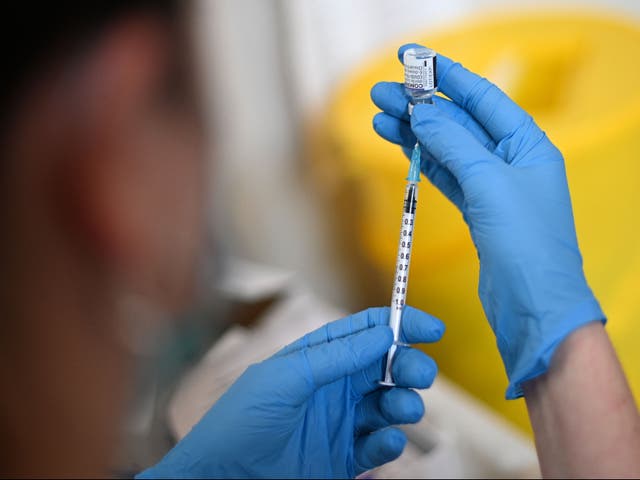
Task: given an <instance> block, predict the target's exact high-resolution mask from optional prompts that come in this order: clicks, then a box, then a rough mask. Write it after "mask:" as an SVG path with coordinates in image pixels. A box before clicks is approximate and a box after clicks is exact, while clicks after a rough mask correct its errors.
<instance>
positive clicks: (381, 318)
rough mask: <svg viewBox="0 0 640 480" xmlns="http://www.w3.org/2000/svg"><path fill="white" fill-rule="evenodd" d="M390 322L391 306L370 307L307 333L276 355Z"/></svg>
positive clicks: (286, 353)
mask: <svg viewBox="0 0 640 480" xmlns="http://www.w3.org/2000/svg"><path fill="white" fill-rule="evenodd" d="M388 322H389V307H373V308H368V309H366V310H362V311H361V312H358V313H354V314H353V315H349V316H347V317H344V318H341V319H340V320H336V321H333V322H330V323H327V324H326V325H323V326H322V327H320V328H318V329H316V330H314V331H313V332H310V333H307V334H306V335H305V336H304V337H302V338H300V339H298V340H296V341H295V342H293V343H291V344H289V345H287V346H286V347H284V348H283V349H282V350H280V351H279V352H278V353H276V355H275V356H276V357H280V356H283V355H288V354H290V353H292V352H295V351H297V350H300V349H302V348H307V347H313V346H315V345H320V344H321V343H326V342H330V341H332V340H335V339H336V338H342V337H345V336H347V335H351V334H353V333H356V332H360V331H362V330H365V329H367V328H371V327H375V326H376V325H386V324H387V323H388Z"/></svg>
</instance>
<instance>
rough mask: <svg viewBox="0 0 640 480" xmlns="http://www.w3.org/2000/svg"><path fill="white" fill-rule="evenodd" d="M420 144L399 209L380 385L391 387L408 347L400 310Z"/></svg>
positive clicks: (406, 272) (418, 172) (416, 183)
mask: <svg viewBox="0 0 640 480" xmlns="http://www.w3.org/2000/svg"><path fill="white" fill-rule="evenodd" d="M420 157H421V155H420V145H419V144H416V146H415V147H414V149H413V153H412V154H411V163H410V165H409V175H408V176H407V186H406V188H405V191H404V206H403V208H402V221H401V223H400V240H399V242H398V257H397V258H396V271H395V276H394V280H393V292H392V293H391V312H390V314H389V326H390V327H391V329H392V330H393V345H392V346H391V348H390V349H389V352H387V358H386V360H385V366H384V372H383V375H384V377H383V380H382V381H381V382H380V384H381V385H386V386H390V387H392V386H394V385H395V382H394V381H393V375H392V374H391V367H392V365H393V359H394V357H395V354H396V351H397V349H398V347H401V346H408V345H407V344H406V343H403V342H401V332H402V330H401V324H402V311H403V310H404V305H405V302H406V299H407V285H408V280H409V265H410V263H411V246H412V245H413V227H414V221H415V217H416V204H417V202H418V182H419V181H420Z"/></svg>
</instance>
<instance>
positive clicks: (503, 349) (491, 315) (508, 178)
mask: <svg viewBox="0 0 640 480" xmlns="http://www.w3.org/2000/svg"><path fill="white" fill-rule="evenodd" d="M412 46H416V45H413V44H412V45H405V46H404V47H401V48H400V51H399V52H398V53H399V56H400V58H402V53H403V52H404V50H405V49H407V48H409V47H412ZM437 75H438V87H439V90H441V91H442V92H443V93H444V94H445V95H447V96H448V97H449V98H450V99H451V100H448V99H445V98H442V97H436V98H435V104H434V105H416V107H415V109H414V110H413V114H412V116H411V118H409V115H408V114H407V102H408V99H407V97H406V96H405V95H404V93H403V86H402V84H398V83H390V82H382V83H378V84H376V85H375V86H374V87H373V89H372V91H371V98H372V99H373V101H374V103H375V104H376V105H377V106H378V107H379V108H381V109H382V110H383V111H384V113H379V114H377V115H376V116H375V118H374V120H373V126H374V129H375V130H376V132H377V133H378V134H379V135H380V136H382V137H383V138H385V139H387V140H389V141H391V142H393V143H397V144H399V145H401V146H402V147H403V148H404V149H405V153H407V152H409V151H410V149H411V147H413V145H414V143H415V142H416V137H417V139H418V141H419V142H420V144H421V145H422V151H423V158H422V172H423V173H424V174H425V175H426V176H427V177H428V178H429V180H431V182H432V183H433V184H434V185H435V186H436V187H438V188H439V189H440V190H441V191H442V193H443V194H444V195H446V196H447V197H448V198H449V199H450V200H451V201H452V202H453V203H454V204H455V205H456V206H457V207H458V208H459V209H460V211H461V212H462V215H463V217H464V219H465V221H466V222H467V224H468V225H469V229H470V231H471V237H472V238H473V242H474V244H475V246H476V249H477V251H478V257H479V258H480V285H479V293H480V299H481V301H482V305H483V307H484V311H485V313H486V315H487V317H488V319H489V322H490V323H491V327H492V328H493V331H494V333H495V335H496V337H497V344H498V348H499V350H500V354H501V355H502V359H503V361H504V364H505V367H506V371H507V375H508V376H509V380H510V382H509V387H508V389H507V398H517V397H519V396H521V395H522V383H523V382H525V381H526V380H529V379H531V378H534V377H536V376H538V375H541V374H543V373H544V372H545V371H546V370H547V369H548V367H549V362H550V361H551V357H552V355H553V353H554V351H555V349H556V348H557V346H558V345H559V344H560V343H561V342H562V341H563V340H564V339H565V338H566V337H567V336H568V335H569V334H570V333H571V332H572V331H574V330H575V329H576V328H578V327H580V326H582V325H584V324H585V323H587V322H591V321H596V320H600V321H603V322H604V318H605V317H604V314H603V313H602V310H601V309H600V306H599V305H598V302H597V300H596V299H595V297H594V295H593V293H592V292H591V290H590V289H589V286H588V285H587V281H586V280H585V277H584V274H583V270H582V257H581V255H580V250H579V249H578V243H577V240H576V232H575V227H574V222H573V213H572V210H571V199H570V197H569V189H568V187H567V179H566V174H565V168H564V161H563V158H562V154H561V153H560V151H559V150H558V149H557V148H556V147H555V146H554V145H553V144H552V143H551V142H550V141H549V139H548V138H547V136H546V135H545V133H544V132H543V131H542V130H540V128H538V126H537V125H536V124H535V123H534V121H533V119H532V118H531V117H530V116H529V115H528V114H527V113H526V112H525V111H523V110H522V109H521V108H520V107H518V106H517V105H516V104H515V103H514V102H513V101H511V100H510V99H509V97H507V95H505V94H504V93H503V92H502V91H501V90H500V89H498V87H496V86H495V85H493V84H491V83H490V82H489V81H487V80H486V79H484V78H481V77H479V76H477V75H475V74H474V73H472V72H470V71H468V70H466V69H465V68H464V67H462V66H461V65H460V64H459V63H455V62H453V61H451V60H450V59H448V58H447V57H445V56H442V55H438V69H437Z"/></svg>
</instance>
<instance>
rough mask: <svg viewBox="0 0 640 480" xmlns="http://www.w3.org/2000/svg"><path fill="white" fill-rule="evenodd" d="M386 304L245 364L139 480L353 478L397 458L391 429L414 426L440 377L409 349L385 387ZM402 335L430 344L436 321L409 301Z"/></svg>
mask: <svg viewBox="0 0 640 480" xmlns="http://www.w3.org/2000/svg"><path fill="white" fill-rule="evenodd" d="M388 319H389V309H388V308H371V309H369V310H365V311H363V312H360V313H357V314H355V315H351V316H349V317H347V318H344V319H342V320H338V321H335V322H332V323H329V324H327V325H325V326H324V327H322V328H320V329H318V330H316V331H314V332H312V333H309V334H307V335H306V336H304V337H303V338H301V339H300V340H298V341H297V342H295V343H293V344H291V345H289V346H287V347H285V348H284V349H283V350H281V351H280V352H278V353H277V354H275V355H274V356H273V357H271V358H269V359H267V360H265V361H263V362H261V363H258V364H255V365H252V366H250V367H249V368H248V369H247V370H246V371H245V372H244V374H242V376H240V378H239V379H238V380H237V381H236V382H235V383H234V384H233V385H232V386H231V387H230V388H229V390H228V391H227V392H226V393H225V394H224V395H223V396H222V397H221V398H220V400H218V402H217V403H216V404H214V405H213V407H211V409H210V410H209V412H207V413H206V414H205V415H204V417H203V418H202V419H201V420H200V422H198V423H197V424H196V425H195V427H194V428H193V429H192V430H191V432H189V434H188V435H187V436H186V437H185V438H184V439H183V440H182V441H181V442H179V443H178V444H177V445H176V446H175V447H174V448H173V450H171V451H170V452H169V453H168V454H167V455H166V456H165V457H164V459H162V460H161V461H160V463H158V464H157V465H155V466H154V467H151V468H149V469H148V470H145V471H144V472H142V473H141V474H140V475H139V476H138V478H161V477H173V478H175V477H233V478H240V477H243V478H258V477H279V478H285V477H288V478H303V477H323V478H326V477H333V478H346V477H354V476H355V475H358V474H360V473H362V472H364V471H366V470H369V469H371V468H374V467H377V466H379V465H382V464H384V463H386V462H389V461H391V460H394V459H395V458H397V457H398V456H400V454H401V453H402V450H403V448H404V446H405V443H406V437H405V435H404V433H403V432H402V431H401V430H398V429H395V428H390V427H389V426H390V425H394V424H403V423H415V422H417V421H419V420H420V419H421V418H422V415H423V414H424V405H423V403H422V399H421V398H420V396H419V395H418V394H417V393H416V392H414V391H413V390H410V388H427V387H429V386H430V385H431V383H432V382H433V380H434V378H435V375H436V373H437V367H436V364H435V362H434V361H433V360H432V359H431V358H429V357H428V356H427V355H425V354H424V353H422V352H421V351H419V350H416V349H413V348H402V349H401V350H399V351H398V353H397V354H396V357H395V359H394V364H393V374H394V379H395V380H396V383H397V387H395V388H391V389H387V388H381V387H380V386H379V385H378V381H379V380H380V378H381V375H382V361H383V357H384V355H385V353H386V352H387V350H388V349H389V347H390V346H391V344H392V342H393V335H392V333H391V329H390V328H389V327H388V326H387V325H386V324H387V322H388ZM402 330H403V331H402V336H403V338H402V341H403V342H407V343H423V342H435V341H437V340H439V339H440V337H441V336H442V334H443V332H444V325H443V323H442V322H441V321H439V320H437V319H436V318H434V317H432V316H430V315H427V314H426V313H423V312H420V311H419V310H416V309H413V308H411V307H406V308H405V311H404V316H403V323H402Z"/></svg>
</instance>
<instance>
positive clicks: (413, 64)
mask: <svg viewBox="0 0 640 480" xmlns="http://www.w3.org/2000/svg"><path fill="white" fill-rule="evenodd" d="M404 85H405V87H407V88H410V89H412V90H433V89H434V88H436V57H429V58H421V59H419V58H416V57H409V58H405V64H404Z"/></svg>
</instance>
